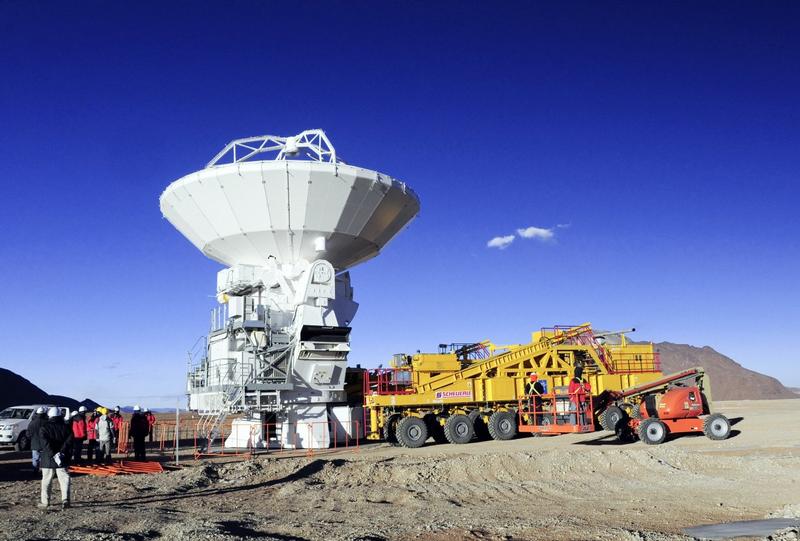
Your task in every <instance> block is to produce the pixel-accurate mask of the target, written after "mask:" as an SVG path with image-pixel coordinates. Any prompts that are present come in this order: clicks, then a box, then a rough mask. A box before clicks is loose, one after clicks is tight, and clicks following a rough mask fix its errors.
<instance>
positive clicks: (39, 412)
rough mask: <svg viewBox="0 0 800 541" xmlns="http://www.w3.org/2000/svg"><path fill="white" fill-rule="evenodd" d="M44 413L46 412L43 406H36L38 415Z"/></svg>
mask: <svg viewBox="0 0 800 541" xmlns="http://www.w3.org/2000/svg"><path fill="white" fill-rule="evenodd" d="M42 413H44V407H43V406H39V407H38V408H36V415H41V414H42Z"/></svg>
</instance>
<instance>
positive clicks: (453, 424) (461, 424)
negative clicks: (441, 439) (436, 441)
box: [444, 413, 475, 443]
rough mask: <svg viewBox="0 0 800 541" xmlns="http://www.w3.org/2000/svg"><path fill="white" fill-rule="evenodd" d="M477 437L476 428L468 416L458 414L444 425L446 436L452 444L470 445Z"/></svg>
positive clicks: (452, 416)
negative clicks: (475, 436) (474, 436)
mask: <svg viewBox="0 0 800 541" xmlns="http://www.w3.org/2000/svg"><path fill="white" fill-rule="evenodd" d="M473 435H475V427H474V426H472V421H470V419H469V417H467V416H466V415H462V414H460V413H457V414H456V415H451V416H450V417H448V418H447V422H446V423H445V424H444V436H445V437H446V438H447V441H449V442H450V443H469V442H470V440H471V439H472V436H473Z"/></svg>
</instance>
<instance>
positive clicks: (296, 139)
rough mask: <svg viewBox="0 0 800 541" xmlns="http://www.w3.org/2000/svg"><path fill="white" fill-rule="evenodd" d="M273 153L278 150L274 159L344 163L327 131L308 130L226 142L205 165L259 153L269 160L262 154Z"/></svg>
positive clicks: (262, 157)
mask: <svg viewBox="0 0 800 541" xmlns="http://www.w3.org/2000/svg"><path fill="white" fill-rule="evenodd" d="M270 152H275V153H276V155H275V157H274V158H272V159H273V160H274V161H284V160H287V159H292V160H298V159H304V158H305V159H308V160H311V161H316V162H326V163H344V162H342V161H341V160H339V159H337V158H336V149H335V148H333V145H332V144H331V142H330V139H328V136H327V135H325V132H324V131H322V130H320V129H316V130H305V131H304V132H301V133H299V134H297V135H293V136H290V137H279V136H277V135H261V136H257V137H246V138H244V139H235V140H233V141H231V142H230V143H228V144H227V145H225V148H223V149H222V150H221V151H220V152H219V153H218V154H217V155H216V156H214V158H213V159H212V160H211V161H210V162H208V163H207V164H206V169H208V168H210V167H215V166H218V165H229V164H232V163H241V162H246V161H250V160H251V159H253V157H255V156H258V159H259V160H266V159H268V158H266V157H264V156H260V155H261V154H267V153H270Z"/></svg>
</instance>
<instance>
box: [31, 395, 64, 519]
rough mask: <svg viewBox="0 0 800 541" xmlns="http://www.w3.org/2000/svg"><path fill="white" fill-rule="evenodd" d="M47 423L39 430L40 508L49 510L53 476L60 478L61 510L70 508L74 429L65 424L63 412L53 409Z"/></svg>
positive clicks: (49, 411) (49, 412) (48, 412)
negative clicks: (70, 473) (70, 466)
mask: <svg viewBox="0 0 800 541" xmlns="http://www.w3.org/2000/svg"><path fill="white" fill-rule="evenodd" d="M47 417H48V419H47V422H46V423H42V427H41V428H40V429H39V437H40V438H41V444H42V450H41V467H42V501H41V502H40V503H39V505H38V507H39V508H40V509H47V507H48V506H49V505H50V485H51V484H52V483H53V475H55V476H57V477H58V485H59V487H61V508H62V509H66V508H67V507H69V506H70V497H69V488H70V480H69V472H68V471H67V466H68V462H69V456H70V452H71V451H72V429H71V427H70V425H68V424H67V423H65V422H64V417H63V416H62V415H61V410H59V409H58V408H56V407H52V408H50V409H49V410H48V411H47Z"/></svg>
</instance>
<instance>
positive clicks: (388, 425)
mask: <svg viewBox="0 0 800 541" xmlns="http://www.w3.org/2000/svg"><path fill="white" fill-rule="evenodd" d="M399 419H400V416H399V415H397V414H394V415H390V416H389V417H387V418H386V421H385V422H384V423H383V429H382V434H381V435H382V436H383V441H385V442H386V443H388V444H389V445H397V444H398V441H397V436H396V434H395V428H396V427H397V421H398V420H399Z"/></svg>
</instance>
